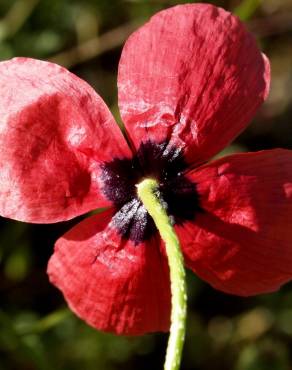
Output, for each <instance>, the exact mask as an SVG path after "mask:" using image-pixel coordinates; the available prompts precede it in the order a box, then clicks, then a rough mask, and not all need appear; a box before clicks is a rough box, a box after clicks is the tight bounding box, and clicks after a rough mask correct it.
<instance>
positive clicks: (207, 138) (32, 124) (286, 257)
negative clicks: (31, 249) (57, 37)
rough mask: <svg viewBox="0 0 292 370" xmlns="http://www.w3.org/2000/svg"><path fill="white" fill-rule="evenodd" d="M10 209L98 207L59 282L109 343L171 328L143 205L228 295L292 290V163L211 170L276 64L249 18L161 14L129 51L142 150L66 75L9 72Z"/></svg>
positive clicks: (70, 235) (283, 153)
mask: <svg viewBox="0 0 292 370" xmlns="http://www.w3.org/2000/svg"><path fill="white" fill-rule="evenodd" d="M0 73H1V80H0V93H1V103H0V110H1V117H2V120H1V123H2V124H1V136H0V141H1V143H0V144H1V145H0V147H1V149H0V163H1V175H0V176H1V178H0V210H1V214H2V215H3V216H5V217H10V218H13V219H17V220H21V221H27V222H37V223H44V222H45V223H50V222H57V221H64V220H68V219H71V218H73V217H75V216H78V215H81V214H83V213H85V212H87V211H91V210H93V209H96V208H99V207H108V209H107V210H106V211H105V212H103V213H99V214H96V215H94V216H91V217H88V218H87V219H85V220H84V221H83V222H81V223H80V224H79V225H77V226H76V227H74V228H73V229H72V230H71V231H69V232H67V233H66V234H65V235H64V236H63V237H62V238H61V239H59V240H58V241H57V243H56V247H55V252H54V255H53V256H52V258H51V259H50V262H49V267H48V273H49V277H50V280H51V282H52V283H53V284H55V285H56V286H57V287H58V288H60V289H61V290H62V292H63V294H64V296H65V299H66V300H67V302H68V304H69V306H70V307H71V309H72V310H73V311H74V312H75V313H76V314H77V315H78V316H80V317H81V318H82V319H84V320H85V321H87V322H88V323H89V324H90V325H92V326H94V327H96V328H98V329H101V330H105V331H111V332H116V333H124V334H141V333H145V332H151V331H166V330H168V328H169V316H170V288H169V285H170V283H169V272H168V265H167V261H166V257H165V253H164V245H163V243H162V242H161V240H160V237H159V235H158V233H157V232H156V229H155V226H154V224H153V221H152V220H151V219H150V217H149V216H148V214H147V212H146V211H145V208H144V207H143V205H142V204H141V202H140V201H139V199H138V198H137V195H136V188H135V185H136V184H137V183H139V182H140V181H141V180H142V179H143V178H145V177H154V178H156V179H158V181H159V183H160V193H161V194H162V198H163V201H164V202H165V203H166V205H167V209H168V213H169V215H170V216H171V217H172V219H173V222H174V224H175V229H176V231H177V233H178V235H179V238H180V241H181V246H182V249H183V253H184V256H185V261H186V266H187V267H189V268H190V269H192V270H193V271H194V272H195V273H197V274H198V275H199V276H200V277H202V278H203V279H204V280H206V281H208V282H209V283H210V284H211V285H212V286H214V287H215V288H217V289H220V290H222V291H225V292H228V293H232V294H238V295H253V294H258V293H264V292H270V291H273V290H275V289H278V288H279V287H280V286H281V284H283V283H285V282H287V281H288V280H290V279H291V277H292V254H291V242H292V227H291V226H292V221H291V220H292V217H291V213H292V203H291V197H292V152H291V151H288V150H281V149H276V150H269V151H262V152H258V153H246V154H238V155H231V156H228V157H225V158H222V159H219V160H217V161H213V162H211V163H209V164H204V163H205V162H206V161H207V160H208V159H209V158H210V157H212V156H213V155H214V154H215V153H217V152H218V151H220V150H221V149H222V148H224V147H225V146H226V145H227V144H228V143H229V142H230V141H231V140H232V139H233V138H234V137H235V136H236V135H238V134H239V133H240V132H241V131H242V130H243V129H244V128H245V127H246V126H247V124H248V122H249V121H250V120H251V118H252V117H253V115H254V114H255V112H256V110H257V108H258V107H259V106H260V104H261V103H262V102H263V101H264V99H265V98H266V96H267V94H268V90H269V75H270V70H269V63H268V61H267V59H266V57H265V56H264V55H263V54H261V53H260V51H259V50H258V48H257V46H256V42H255V40H254V38H253V37H252V36H251V35H250V34H249V33H248V32H247V31H246V29H245V27H244V26H243V25H242V24H241V23H240V21H239V20H238V19H237V18H236V17H234V16H232V15H231V14H230V13H228V12H226V11H224V10H223V9H220V8H216V7H214V6H211V5H207V4H196V5H182V6H177V7H174V8H170V9H168V10H165V11H162V12H160V13H158V14H157V15H155V16H154V17H153V18H151V20H150V21H149V22H148V23H147V24H146V25H145V26H143V27H142V28H140V29H139V30H138V31H137V32H135V33H134V34H133V35H132V36H131V37H130V38H129V40H128V41H127V43H126V45H125V47H124V50H123V53H122V57H121V61H120V65H119V75H118V88H119V106H120V111H121V116H122V118H123V120H124V123H125V126H126V130H127V135H128V138H129V142H130V143H131V147H129V146H128V144H127V142H126V140H125V139H124V137H123V135H122V133H121V132H120V130H119V128H118V126H117V125H116V124H115V122H114V119H113V117H112V115H111V114H110V112H109V110H108V109H107V107H106V106H105V104H104V102H103V101H102V99H101V98H100V97H99V96H98V95H97V94H96V93H95V92H94V91H93V90H92V89H91V88H90V87H89V86H88V85H87V83H85V82H84V81H82V80H80V79H79V78H77V77H76V76H74V75H73V74H71V73H70V72H68V71H67V70H65V69H64V68H62V67H59V66H57V65H54V64H52V63H46V62H42V61H37V60H32V59H27V58H17V59H13V60H11V61H8V62H3V63H1V64H0Z"/></svg>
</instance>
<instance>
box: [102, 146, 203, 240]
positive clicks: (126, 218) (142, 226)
mask: <svg viewBox="0 0 292 370" xmlns="http://www.w3.org/2000/svg"><path fill="white" fill-rule="evenodd" d="M186 168H187V165H186V162H185V160H184V157H183V153H182V150H180V149H178V148H176V147H175V146H170V145H168V143H167V142H163V143H159V144H158V143H155V142H152V141H147V142H145V143H142V144H141V146H140V148H139V149H138V151H137V153H136V155H135V156H134V157H133V158H131V159H126V158H124V159H120V158H115V159H113V160H112V161H111V162H107V163H105V164H104V165H103V173H102V180H103V184H104V186H103V192H104V194H105V195H106V197H107V198H108V199H109V200H111V201H112V202H113V203H114V205H115V207H116V210H117V211H116V214H115V216H114V217H113V222H114V225H115V226H116V228H117V229H118V231H119V233H121V234H122V235H123V237H125V238H128V239H130V240H132V241H134V242H135V244H138V243H140V242H142V241H145V240H147V239H149V238H150V237H151V236H152V235H153V234H154V233H155V232H156V228H155V225H154V223H153V221H152V219H151V217H150V216H149V215H148V213H147V211H146V210H145V208H144V207H143V205H142V203H141V201H140V200H139V199H138V197H137V192H136V184H138V183H140V182H141V181H142V180H143V179H144V178H154V179H156V180H157V181H158V183H159V184H160V186H159V189H158V190H159V194H160V197H161V200H162V201H163V204H165V206H166V208H167V213H168V215H169V216H170V217H171V218H172V220H173V221H174V223H176V224H181V223H183V222H184V221H186V220H192V219H194V218H195V216H196V214H197V213H198V212H199V211H200V205H199V197H198V193H197V191H196V184H194V183H192V182H190V181H189V180H188V179H187V178H186V177H185V175H184V171H185V169H186Z"/></svg>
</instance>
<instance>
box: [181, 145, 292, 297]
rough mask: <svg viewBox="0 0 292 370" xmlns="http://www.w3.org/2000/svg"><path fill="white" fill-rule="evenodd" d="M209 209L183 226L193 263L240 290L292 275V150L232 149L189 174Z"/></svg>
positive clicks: (260, 288) (269, 287)
mask: <svg viewBox="0 0 292 370" xmlns="http://www.w3.org/2000/svg"><path fill="white" fill-rule="evenodd" d="M189 178H190V179H191V180H192V181H193V182H195V183H197V189H198V192H199V194H200V197H201V205H202V208H203V209H204V212H203V213H201V214H198V215H197V218H196V220H195V222H194V223H187V224H185V225H183V226H182V227H177V228H176V229H177V231H178V233H179V237H180V238H181V239H182V244H183V250H184V253H185V256H186V263H187V265H188V266H189V267H190V268H191V269H193V270H194V271H195V272H197V273H198V275H199V276H200V277H201V278H202V279H204V280H207V281H208V282H209V283H210V284H211V285H213V286H214V287H215V288H217V289H220V290H223V291H225V292H228V293H233V294H237V295H253V294H258V293H264V292H270V291H274V290H276V289H278V288H279V287H280V286H281V285H282V284H283V283H285V282H287V281H289V280H291V279H292V248H291V245H292V202H291V200H292V151H289V150H280V149H278V150H270V151H262V152H258V153H246V154H238V155H232V156H229V157H226V158H222V159H220V160H217V161H214V162H212V163H210V164H209V165H206V166H204V167H201V168H199V169H197V170H195V171H193V172H191V173H190V174H189Z"/></svg>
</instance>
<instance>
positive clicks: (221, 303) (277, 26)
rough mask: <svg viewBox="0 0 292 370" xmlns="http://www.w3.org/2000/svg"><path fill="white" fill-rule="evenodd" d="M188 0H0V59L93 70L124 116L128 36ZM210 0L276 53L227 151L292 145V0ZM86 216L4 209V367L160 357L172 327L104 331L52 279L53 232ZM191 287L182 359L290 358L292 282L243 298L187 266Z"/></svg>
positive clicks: (65, 367) (276, 367) (278, 369)
mask: <svg viewBox="0 0 292 370" xmlns="http://www.w3.org/2000/svg"><path fill="white" fill-rule="evenodd" d="M179 3H183V1H166V0H160V1H159V0H156V1H154V0H153V1H147V0H124V1H123V0H119V1H118V0H84V1H81V0H79V1H78V0H75V1H69V0H13V1H11V0H0V59H9V58H11V57H13V56H30V57H35V58H40V59H46V60H51V61H55V62H57V63H60V64H62V65H64V66H66V67H68V68H70V70H72V71H73V72H74V73H76V74H77V75H78V76H80V77H82V78H84V79H85V80H86V81H88V82H89V83H90V84H91V85H92V86H93V87H94V88H95V89H96V90H97V91H98V92H99V94H100V95H101V96H102V97H103V98H104V100H105V101H106V103H107V104H108V105H109V106H110V107H111V110H112V111H113V112H114V114H115V115H116V116H118V109H117V99H116V97H117V88H116V74H117V66H118V61H119V56H120V53H121V48H122V44H123V42H124V41H125V39H126V38H127V36H128V34H129V33H130V32H131V30H134V29H135V28H137V27H138V25H139V24H142V23H143V22H145V21H146V20H147V19H148V18H149V17H150V16H151V15H152V14H154V13H155V12H157V11H158V10H161V9H164V8H167V7H169V6H172V5H175V4H179ZM212 3H214V4H216V5H218V6H222V7H224V8H225V9H229V10H231V11H233V12H235V13H237V14H238V15H239V16H240V17H241V19H243V20H244V21H245V22H246V23H247V26H248V27H249V29H250V30H251V31H252V32H253V33H254V34H255V36H256V37H257V39H258V42H259V45H260V47H261V48H262V50H263V51H264V52H265V53H266V54H267V55H268V57H269V58H270V60H271V64H272V88H271V93H270V97H269V99H268V101H267V102H266V103H265V105H264V106H263V107H262V108H261V110H260V111H259V113H258V114H257V116H256V118H255V119H254V122H253V123H252V125H251V126H250V127H249V128H248V129H247V130H246V131H245V132H244V133H243V134H242V135H241V136H240V137H238V139H237V140H236V141H235V142H234V143H233V144H232V145H231V146H230V147H229V148H227V149H226V150H225V151H224V154H225V153H226V152H229V153H231V152H234V151H255V150H260V149H269V148H275V147H284V148H288V149H292V122H291V117H292V104H291V102H292V93H291V91H292V0H264V1H260V0H244V1H236V0H230V1H219V0H218V1H212ZM117 119H119V118H118V117H117ZM271 216H272V215H271ZM77 221H78V220H74V221H71V222H67V223H60V224H55V225H29V224H25V223H20V222H16V221H12V220H7V219H1V220H0V264H1V265H0V267H1V269H0V301H1V307H0V370H12V369H13V370H35V369H39V370H61V369H62V370H75V369H76V370H77V369H78V370H80V369H81V370H116V369H119V370H125V369H127V370H132V369H133V370H134V369H135V370H136V369H139V370H143V369H145V370H146V369H147V370H149V369H151V370H152V369H162V367H163V360H164V353H165V346H166V341H167V335H164V334H155V335H146V336H144V337H132V338H127V337H118V336H114V335H109V334H104V333H100V332H97V331H95V330H93V329H92V328H90V327H88V326H86V324H85V323H83V322H82V321H80V320H79V319H77V318H76V317H75V316H74V315H73V314H72V313H70V312H69V311H68V309H67V308H66V304H65V302H64V300H63V298H62V295H61V294H60V293H59V292H58V291H57V290H56V289H55V288H54V287H53V286H51V285H50V284H49V282H48V278H47V276H46V264H47V261H48V258H49V256H50V255H51V254H52V251H53V245H54V241H55V240H56V239H57V238H58V237H59V236H61V235H62V234H63V233H64V231H66V230H68V229H69V228H70V227H71V226H72V225H74V224H75V223H76V222H77ZM291 248H292V245H291ZM270 268H271V269H272V268H273V266H272V265H271V266H270ZM188 289H189V314H188V323H187V338H186V344H185V348H184V354H183V362H182V367H181V368H182V369H184V370H188V369H194V370H196V369H200V370H209V369H210V370H211V369H212V370H214V369H216V370H233V369H234V370H288V369H292V284H287V285H286V286H285V287H283V288H282V289H281V290H280V291H279V292H276V293H274V294H269V295H263V296H259V297H253V298H239V297H235V296H230V295H225V294H223V293H220V292H217V291H215V290H213V289H212V288H211V287H210V286H208V285H207V284H205V283H204V282H202V281H200V280H199V279H198V278H197V277H195V276H194V275H193V274H191V273H189V274H188Z"/></svg>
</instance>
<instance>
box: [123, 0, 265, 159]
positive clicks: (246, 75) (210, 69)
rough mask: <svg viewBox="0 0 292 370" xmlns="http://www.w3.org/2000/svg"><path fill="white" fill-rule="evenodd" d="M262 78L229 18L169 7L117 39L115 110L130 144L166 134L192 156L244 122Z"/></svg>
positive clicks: (206, 9)
mask: <svg viewBox="0 0 292 370" xmlns="http://www.w3.org/2000/svg"><path fill="white" fill-rule="evenodd" d="M269 77H270V69H269V62H268V60H267V58H266V57H265V56H264V55H262V54H261V53H260V51H259V50H258V48H257V45H256V42H255V40H254V38H253V37H252V35H250V34H249V33H248V32H247V30H246V29H245V27H244V25H243V24H242V23H240V21H239V20H238V18H237V17H234V16H232V15H231V14H230V13H228V12H226V11H225V10H223V9H221V8H216V7H214V6H212V5H208V4H187V5H181V6H176V7H173V8H170V9H167V10H165V11H162V12H160V13H158V14H157V15H155V16H154V17H153V18H151V20H150V21H149V22H148V23H147V24H146V25H145V26H143V27H142V28H140V29H139V30H138V31H137V32H135V33H134V34H133V35H132V36H131V37H130V38H129V40H128V41H127V43H126V44H125V47H124V50H123V53H122V57H121V61H120V66H119V77H118V87H119V105H120V110H121V115H122V118H123V120H124V122H125V124H126V127H127V129H128V131H129V133H130V135H131V138H132V140H133V142H134V144H135V145H136V146H137V147H138V146H139V143H140V142H141V141H142V140H143V141H145V139H147V138H148V139H153V140H155V141H163V140H165V139H166V138H168V139H169V140H171V142H172V143H173V144H176V145H178V146H180V147H183V148H185V152H186V155H187V157H188V160H189V161H190V162H196V163H200V162H202V161H204V160H206V159H208V158H210V157H211V156H212V155H214V154H215V153H217V152H218V151H219V150H221V149H222V148H224V147H225V146H226V145H227V144H228V143H229V142H230V141H231V140H232V139H233V138H234V137H235V136H236V135H238V134H239V133H240V132H241V131H242V130H243V129H244V128H245V126H246V125H247V124H248V123H249V121H250V120H251V118H252V117H253V115H254V114H255V112H256V110H257V108H258V107H259V105H260V104H261V103H262V102H263V100H264V99H265V98H266V96H267V94H268V90H269Z"/></svg>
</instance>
